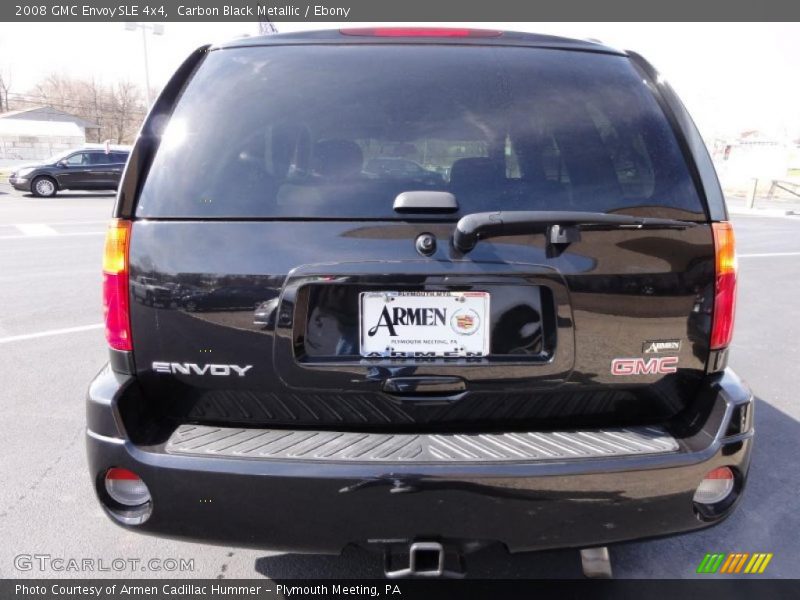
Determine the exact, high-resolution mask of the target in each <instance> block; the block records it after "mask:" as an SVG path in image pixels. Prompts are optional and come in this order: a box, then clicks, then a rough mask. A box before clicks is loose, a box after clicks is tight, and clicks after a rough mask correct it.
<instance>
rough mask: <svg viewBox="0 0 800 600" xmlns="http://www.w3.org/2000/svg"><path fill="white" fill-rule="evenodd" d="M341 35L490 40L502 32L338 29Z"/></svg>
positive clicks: (435, 29) (390, 28)
mask: <svg viewBox="0 0 800 600" xmlns="http://www.w3.org/2000/svg"><path fill="white" fill-rule="evenodd" d="M339 33H341V34H342V35H353V36H366V37H440V38H441V37H444V38H453V37H466V38H490V37H500V36H501V35H503V32H502V31H494V30H490V29H456V28H449V27H360V28H350V29H340V30H339Z"/></svg>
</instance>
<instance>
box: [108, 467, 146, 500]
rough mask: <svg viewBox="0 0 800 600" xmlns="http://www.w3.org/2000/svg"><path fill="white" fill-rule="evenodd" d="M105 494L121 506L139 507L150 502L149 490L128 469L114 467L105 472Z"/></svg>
mask: <svg viewBox="0 0 800 600" xmlns="http://www.w3.org/2000/svg"><path fill="white" fill-rule="evenodd" d="M105 485H106V492H108V495H109V496H111V498H112V499H113V500H114V501H115V502H119V503H120V504H122V505H123V506H141V505H142V504H145V503H146V502H149V501H150V490H148V489H147V485H145V483H144V481H142V480H141V478H140V477H139V476H138V475H137V474H136V473H134V472H133V471H129V470H128V469H120V468H119V467H114V468H113V469H109V470H108V471H107V472H106V477H105Z"/></svg>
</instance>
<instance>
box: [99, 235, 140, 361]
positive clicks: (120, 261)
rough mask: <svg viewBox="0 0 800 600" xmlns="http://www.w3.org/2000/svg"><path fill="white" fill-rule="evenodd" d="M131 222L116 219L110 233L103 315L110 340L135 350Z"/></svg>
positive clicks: (114, 345) (120, 347) (105, 255)
mask: <svg viewBox="0 0 800 600" xmlns="http://www.w3.org/2000/svg"><path fill="white" fill-rule="evenodd" d="M130 238H131V223H130V221H124V220H122V219H114V220H112V221H111V223H110V224H109V226H108V231H107V232H106V245H105V250H104V252H103V314H104V316H105V321H106V340H107V341H108V345H109V346H111V347H112V348H113V349H115V350H127V351H130V350H132V349H133V346H132V345H131V322H130V310H129V300H128V244H129V242H130Z"/></svg>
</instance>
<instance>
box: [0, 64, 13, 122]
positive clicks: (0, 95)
mask: <svg viewBox="0 0 800 600" xmlns="http://www.w3.org/2000/svg"><path fill="white" fill-rule="evenodd" d="M9 92H11V73H10V71H8V70H7V69H2V70H0V113H1V112H7V111H9V110H11V109H10V108H9V107H8V94H9Z"/></svg>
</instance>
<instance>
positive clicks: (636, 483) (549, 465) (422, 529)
mask: <svg viewBox="0 0 800 600" xmlns="http://www.w3.org/2000/svg"><path fill="white" fill-rule="evenodd" d="M133 386H135V382H134V381H133V380H131V379H130V378H127V377H126V376H122V375H119V374H116V373H114V372H112V371H110V370H109V369H106V370H105V371H103V372H102V373H101V374H100V375H99V376H98V378H97V379H96V380H95V381H94V382H93V384H92V386H91V388H90V391H89V397H88V414H87V417H88V431H87V449H88V458H89V468H90V472H91V476H92V480H93V482H94V483H95V487H96V490H97V491H98V496H99V497H100V498H101V500H102V498H103V491H102V485H101V482H102V476H103V474H104V473H105V471H106V470H107V469H108V468H110V467H124V468H127V469H130V470H132V471H134V472H136V473H137V474H138V475H139V476H141V477H142V479H143V480H144V481H145V482H146V483H147V485H148V487H149V489H150V491H151V495H152V498H153V502H152V512H151V514H150V516H149V518H148V519H147V520H146V521H145V522H144V523H142V524H140V525H135V526H130V525H124V526H125V527H127V528H130V529H133V530H137V531H140V532H143V533H150V534H155V535H162V536H168V537H176V538H183V539H189V540H196V541H204V542H212V543H220V544H229V545H236V546H255V547H264V548H272V549H276V550H291V551H305V552H319V553H338V552H340V551H341V550H342V548H344V547H345V546H346V545H348V544H351V543H357V544H365V545H368V544H378V543H388V542H403V541H410V540H419V539H425V540H442V541H446V542H449V543H456V544H461V545H462V546H464V547H466V546H467V545H468V544H469V543H472V542H501V543H503V544H505V546H506V547H507V548H508V549H509V550H510V551H512V552H514V551H528V550H539V549H548V548H561V547H590V546H598V545H605V544H609V543H613V542H620V541H625V540H631V539H638V538H644V537H652V536H661V535H668V534H675V533H681V532H686V531H691V530H695V529H700V528H703V527H707V526H709V525H713V524H714V523H717V522H719V521H720V520H722V519H724V518H725V517H726V516H727V515H728V514H730V512H731V511H732V510H733V508H734V507H735V504H736V502H734V503H733V504H732V505H731V506H728V507H726V509H725V510H724V511H722V512H720V514H719V515H718V516H716V517H715V518H714V519H712V520H708V519H704V518H701V517H700V516H698V514H697V513H696V511H695V508H694V505H693V501H692V496H693V494H694V491H695V489H696V488H697V485H698V484H699V483H700V481H701V479H702V478H703V476H704V475H705V474H706V473H707V472H708V471H709V470H711V469H713V468H716V467H719V466H729V467H732V468H733V469H734V470H735V472H736V473H737V474H738V478H737V485H738V486H739V492H741V489H742V488H743V486H744V483H745V479H746V476H747V470H748V467H749V460H750V450H751V444H752V426H751V423H752V395H751V394H750V391H749V390H748V389H747V387H746V386H745V385H744V384H743V383H742V382H741V381H740V380H739V379H738V378H737V377H736V376H735V375H734V374H733V373H732V372H730V371H726V372H725V373H723V374H721V375H719V376H716V377H714V378H713V379H709V381H708V385H707V389H705V390H704V391H703V397H702V398H699V399H698V400H699V402H698V404H699V405H702V406H703V407H704V409H703V410H702V411H701V412H698V413H697V418H696V419H694V422H690V423H689V424H688V425H687V429H686V430H684V431H683V432H681V433H679V434H678V435H676V436H675V437H676V440H677V441H678V445H679V450H678V451H673V452H666V453H656V454H647V455H636V456H614V457H596V458H581V459H572V460H547V461H503V462H498V461H491V460H482V461H477V462H464V461H462V462H448V461H439V462H436V463H431V462H403V461H399V462H397V461H395V462H391V463H388V462H381V461H370V462H359V461H354V460H349V461H338V460H324V461H323V460H298V459H296V458H291V457H289V456H284V457H281V458H270V459H254V458H241V457H240V458H235V457H231V456H224V457H220V456H218V455H204V454H203V453H202V452H200V453H198V454H194V455H187V454H175V453H170V452H168V451H167V448H166V444H155V445H150V446H146V447H145V446H137V445H135V444H134V443H133V442H131V440H130V439H128V437H127V436H126V435H125V432H124V426H123V424H122V419H121V418H120V416H119V411H118V402H119V399H120V397H121V396H122V395H124V394H126V393H130V390H131V389H132V387H133ZM742 406H746V407H749V412H748V418H747V419H746V421H747V424H746V427H744V428H743V429H741V428H740V430H738V431H736V430H731V429H729V424H730V422H731V420H732V418H734V417H735V418H736V419H738V416H739V413H738V411H737V407H742ZM734 420H735V419H734ZM690 421H691V420H690ZM740 496H741V493H739V497H740ZM737 500H738V497H737ZM104 506H105V505H104ZM106 510H107V512H108V513H109V516H111V518H112V520H114V521H115V522H117V523H119V519H118V518H116V517H115V516H114V514H113V512H112V511H110V510H109V509H108V508H106Z"/></svg>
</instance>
